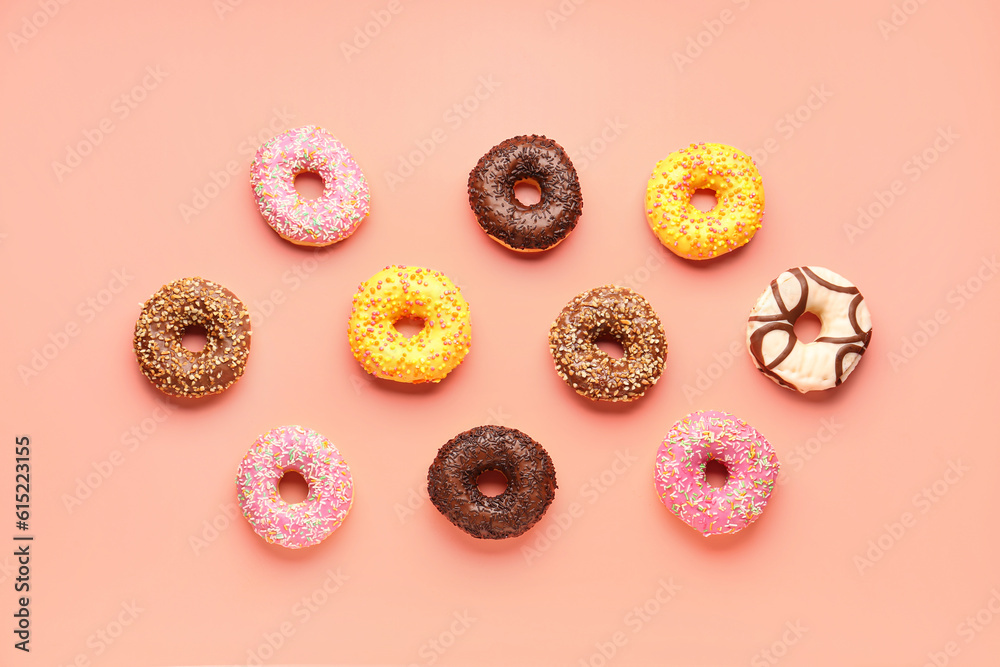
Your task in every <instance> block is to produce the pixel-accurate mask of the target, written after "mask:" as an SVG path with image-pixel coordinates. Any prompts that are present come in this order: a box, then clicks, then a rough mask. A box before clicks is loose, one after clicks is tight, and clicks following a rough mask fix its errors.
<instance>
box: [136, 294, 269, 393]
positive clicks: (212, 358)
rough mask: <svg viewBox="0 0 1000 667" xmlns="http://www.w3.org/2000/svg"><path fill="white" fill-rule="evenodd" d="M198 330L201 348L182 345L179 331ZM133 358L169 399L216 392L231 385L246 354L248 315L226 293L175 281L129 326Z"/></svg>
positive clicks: (248, 343) (242, 307)
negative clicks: (201, 335)
mask: <svg viewBox="0 0 1000 667" xmlns="http://www.w3.org/2000/svg"><path fill="white" fill-rule="evenodd" d="M199 326H200V327H204V329H205V338H206V342H205V347H204V348H202V350H200V351H199V352H193V351H191V350H189V349H187V348H186V347H184V345H183V343H182V340H183V338H184V332H185V331H187V330H188V329H190V328H192V327H199ZM133 344H134V346H135V357H136V359H137V360H138V361H139V368H140V369H141V370H142V373H143V375H145V376H146V377H147V378H148V379H149V381H150V382H152V383H153V384H154V385H156V387H157V388H158V389H159V390H160V391H162V392H164V393H165V394H170V395H171V396H183V397H188V398H191V397H198V396H205V395H207V394H217V393H219V392H221V391H223V390H225V389H226V388H227V387H229V386H230V385H232V384H233V383H234V382H236V381H237V380H238V379H240V376H241V375H243V369H244V367H245V366H246V362H247V356H248V355H249V354H250V313H249V312H247V309H246V306H244V305H243V302H242V301H240V300H239V299H238V298H236V295H235V294H233V293H232V292H230V291H229V290H228V289H226V288H225V287H223V286H222V285H219V284H218V283H213V282H212V281H210V280H205V279H204V278H181V279H180V280H175V281H174V282H172V283H169V284H167V285H164V286H163V287H161V288H160V289H159V291H157V292H156V294H154V295H153V296H151V297H150V298H149V301H147V302H146V304H145V305H144V306H143V308H142V313H141V314H140V315H139V319H138V321H136V323H135V337H134V339H133Z"/></svg>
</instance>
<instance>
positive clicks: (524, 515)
mask: <svg viewBox="0 0 1000 667" xmlns="http://www.w3.org/2000/svg"><path fill="white" fill-rule="evenodd" d="M488 470H496V471H498V472H500V473H501V474H502V475H503V476H504V477H506V478H507V488H506V489H505V490H504V492H503V493H501V494H500V495H499V496H494V497H490V496H487V495H484V494H483V492H482V491H480V490H479V486H478V483H477V480H478V478H479V476H480V475H481V474H482V473H484V472H486V471H488ZM555 491H556V471H555V468H554V467H553V465H552V459H551V458H549V455H548V453H547V452H546V451H545V450H544V449H543V448H542V446H541V445H540V444H538V443H537V442H535V441H534V440H532V439H531V438H530V437H528V436H527V435H525V434H524V433H522V432H521V431H518V430H517V429H513V428H506V427H504V426H477V427H476V428H473V429H470V430H468V431H465V432H464V433H459V434H458V435H456V436H455V437H454V438H452V439H451V440H449V441H448V442H446V443H445V444H444V446H442V447H441V449H440V450H438V453H437V457H436V458H435V459H434V463H432V464H431V467H430V469H429V470H428V471H427V493H428V495H429V496H430V499H431V502H432V503H434V506H435V507H436V508H438V511H439V512H441V514H444V515H445V517H447V519H448V520H449V521H451V522H452V523H453V524H455V525H456V526H458V527H459V528H461V529H462V530H464V531H465V532H467V533H468V534H469V535H472V536H473V537H478V538H480V539H488V540H500V539H504V538H507V537H517V536H518V535H521V534H522V533H524V532H525V531H526V530H528V529H529V528H531V527H532V526H533V525H535V523H537V522H538V520H539V519H541V518H542V515H543V514H545V510H547V509H548V507H549V505H550V504H551V503H552V499H553V498H554V497H555Z"/></svg>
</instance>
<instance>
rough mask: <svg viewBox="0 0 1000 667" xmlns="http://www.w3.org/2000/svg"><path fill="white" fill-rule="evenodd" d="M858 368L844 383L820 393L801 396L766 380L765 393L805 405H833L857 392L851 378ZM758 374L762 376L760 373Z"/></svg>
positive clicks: (812, 392) (799, 393) (811, 392)
mask: <svg viewBox="0 0 1000 667" xmlns="http://www.w3.org/2000/svg"><path fill="white" fill-rule="evenodd" d="M858 366H859V367H858V368H855V369H854V370H853V371H851V375H850V376H848V378H847V380H846V381H844V382H843V383H841V384H840V385H838V386H836V387H831V388H829V389H823V390H821V391H807V392H805V393H804V394H803V393H801V392H799V391H798V390H795V389H789V388H787V387H783V386H781V385H779V384H778V383H777V382H773V381H771V380H767V382H766V384H768V385H770V389H768V390H767V391H772V392H775V393H774V396H775V397H778V398H780V397H783V396H790V398H791V400H797V401H804V402H805V403H808V404H812V405H835V404H837V403H838V402H840V401H844V400H847V397H848V396H849V395H850V394H852V393H854V392H855V391H857V390H855V389H853V387H854V385H855V384H857V382H853V383H852V382H851V378H852V377H854V376H855V375H857V374H858V373H859V372H860V366H861V364H859V365H858ZM758 373H759V371H758ZM759 374H760V375H763V374H762V373H759ZM848 386H850V387H851V388H850V389H848V388H847V387H848ZM781 400H786V399H784V398H781Z"/></svg>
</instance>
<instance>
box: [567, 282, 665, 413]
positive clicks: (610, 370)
mask: <svg viewBox="0 0 1000 667" xmlns="http://www.w3.org/2000/svg"><path fill="white" fill-rule="evenodd" d="M602 338H611V339H613V340H615V341H616V342H617V343H618V344H619V345H621V346H622V350H623V351H624V356H622V358H621V359H614V358H612V357H610V356H608V355H607V354H606V353H605V352H604V351H603V350H601V349H600V348H599V347H597V341H598V340H600V339H602ZM549 350H550V351H551V352H552V358H553V360H554V361H555V364H556V372H557V373H559V377H561V378H562V379H563V380H565V381H566V383H567V384H569V386H571V387H572V388H573V389H574V390H576V392H577V393H578V394H581V395H583V396H586V397H587V398H591V399H594V400H596V401H632V400H635V399H637V398H639V397H640V396H642V395H643V394H644V393H645V392H646V389H648V388H649V387H652V386H653V385H654V384H656V381H657V380H658V379H660V374H661V373H662V372H663V364H664V362H665V360H666V356H667V337H666V334H665V333H664V332H663V325H662V324H661V323H660V318H659V317H657V315H656V312H655V311H654V310H653V307H652V306H651V305H649V302H648V301H646V299H645V298H644V297H643V296H642V295H641V294H638V293H636V292H633V291H632V290H630V289H629V288H627V287H616V286H613V285H604V286H603V287H597V288H594V289H592V290H588V291H586V292H584V293H582V294H579V295H577V296H576V297H575V298H574V299H573V300H572V301H570V302H569V304H567V305H566V307H565V308H563V309H562V312H561V313H559V317H558V318H556V321H555V323H553V325H552V329H551V331H550V332H549Z"/></svg>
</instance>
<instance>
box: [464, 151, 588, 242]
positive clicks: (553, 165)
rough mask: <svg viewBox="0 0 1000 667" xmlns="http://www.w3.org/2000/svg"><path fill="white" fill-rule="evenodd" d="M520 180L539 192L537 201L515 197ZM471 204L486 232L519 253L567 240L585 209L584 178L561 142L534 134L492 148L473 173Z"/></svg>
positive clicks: (470, 194) (470, 187)
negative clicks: (515, 190) (525, 200)
mask: <svg viewBox="0 0 1000 667" xmlns="http://www.w3.org/2000/svg"><path fill="white" fill-rule="evenodd" d="M521 181H529V182H531V183H534V184H535V185H536V186H537V187H538V189H539V191H540V192H541V199H540V200H539V201H538V203H536V204H531V205H530V206H529V205H527V204H522V203H521V202H520V201H518V200H517V198H516V197H515V196H514V186H515V185H516V184H517V183H519V182H521ZM469 204H471V205H472V210H473V212H474V213H475V214H476V220H477V221H478V222H479V226H480V227H482V228H483V231H484V232H486V234H487V235H489V237H490V238H492V239H493V240H494V241H497V242H498V243H500V244H502V245H504V246H506V247H508V248H510V249H511V250H517V251H520V252H538V251H541V250H548V249H549V248H553V247H555V246H556V245H558V244H559V243H560V242H561V241H562V240H563V239H565V238H566V237H567V236H568V235H569V233H570V232H571V231H573V228H574V227H576V223H577V220H578V219H579V217H580V213H581V211H583V197H582V196H581V194H580V180H579V178H577V175H576V169H575V168H574V167H573V163H572V162H571V161H570V159H569V156H568V155H566V151H564V150H563V148H562V146H560V145H559V144H557V143H556V142H554V141H552V140H551V139H546V138H545V137H543V136H539V135H536V134H532V135H530V136H519V137H513V138H512V139H507V140H506V141H504V142H501V143H499V144H497V145H496V146H494V147H493V148H491V149H490V150H489V151H488V152H487V153H486V155H484V156H483V157H481V158H479V162H478V163H477V164H476V166H475V168H473V170H472V172H471V173H470V174H469Z"/></svg>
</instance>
